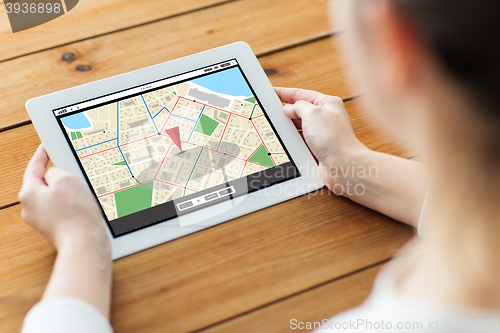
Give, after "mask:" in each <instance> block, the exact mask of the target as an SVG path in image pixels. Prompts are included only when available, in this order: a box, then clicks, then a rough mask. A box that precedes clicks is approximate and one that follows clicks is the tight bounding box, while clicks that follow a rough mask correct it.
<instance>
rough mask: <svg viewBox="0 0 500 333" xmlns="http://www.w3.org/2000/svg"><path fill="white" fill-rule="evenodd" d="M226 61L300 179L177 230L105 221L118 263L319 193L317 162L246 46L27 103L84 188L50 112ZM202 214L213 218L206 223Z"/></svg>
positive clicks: (213, 210) (43, 135)
mask: <svg viewBox="0 0 500 333" xmlns="http://www.w3.org/2000/svg"><path fill="white" fill-rule="evenodd" d="M230 59H236V60H237V61H238V63H239V65H240V67H241V69H242V70H243V72H244V73H245V76H246V77H247V79H248V81H249V82H250V85H251V86H252V88H253V89H254V91H255V93H256V95H257V96H258V98H259V100H260V102H261V104H262V105H263V108H264V109H265V111H266V113H267V115H268V116H269V118H270V120H271V122H272V123H273V125H274V127H275V129H276V131H277V133H278V135H279V136H280V137H281V139H282V141H283V142H284V144H285V147H286V148H287V150H288V152H289V154H290V156H291V157H292V160H293V161H294V162H295V164H296V166H297V167H298V169H299V171H300V172H301V174H302V175H301V176H300V177H298V178H295V179H291V180H288V181H286V182H283V183H279V184H276V185H273V186H271V187H270V188H269V189H268V190H259V191H256V192H253V193H250V194H247V195H244V196H242V197H238V198H236V199H234V200H230V201H226V202H223V203H220V204H216V205H214V206H211V207H208V208H205V209H202V210H200V211H195V212H192V213H189V214H187V215H184V216H182V217H181V218H182V219H184V220H186V219H188V220H189V223H187V224H188V225H187V226H184V227H181V223H180V221H179V218H178V217H177V218H174V219H171V220H168V221H166V222H161V223H159V224H155V225H153V226H150V227H147V228H144V229H141V230H138V231H135V232H132V233H129V234H126V235H124V236H119V237H117V238H113V236H112V234H111V232H110V230H109V228H108V226H107V223H105V221H104V220H103V223H105V224H106V230H107V231H108V236H109V237H110V240H111V245H112V249H113V259H118V258H121V257H124V256H127V255H129V254H132V253H135V252H138V251H141V250H145V249H147V248H150V247H153V246H156V245H159V244H162V243H165V242H167V241H170V240H173V239H176V238H179V237H182V236H185V235H188V234H190V233H193V232H196V231H199V230H202V229H205V228H208V227H211V226H214V225H216V224H219V223H222V222H225V221H228V220H231V219H234V218H236V217H239V216H242V215H245V214H248V213H251V212H253V211H256V210H259V209H262V208H265V207H269V206H272V205H274V204H277V203H279V202H282V201H285V200H288V199H291V198H294V197H297V196H300V195H303V194H306V193H309V192H311V191H314V190H317V189H319V188H321V187H323V183H322V182H321V180H320V178H319V176H318V170H317V165H316V162H315V161H314V159H313V157H312V156H311V153H310V152H309V150H308V149H307V147H306V145H305V144H304V142H303V140H302V138H301V137H300V135H299V134H298V132H297V130H296V129H295V126H294V125H293V123H292V122H291V121H290V119H288V118H287V117H286V116H285V115H284V114H283V112H282V108H283V106H282V104H281V101H280V100H279V98H278V96H277V95H276V93H275V91H274V89H273V86H272V85H271V83H270V82H269V79H268V78H267V76H266V74H265V72H264V70H263V69H262V67H261V66H260V64H259V62H258V60H257V58H256V57H255V55H254V53H253V51H252V49H251V48H250V46H249V45H248V44H247V43H245V42H238V43H234V44H230V45H226V46H222V47H219V48H216V49H213V50H209V51H205V52H202V53H198V54H194V55H191V56H187V57H184V58H180V59H177V60H172V61H169V62H165V63H162V64H159V65H154V66H151V67H147V68H143V69H139V70H136V71H133V72H129V73H125V74H121V75H117V76H114V77H110V78H107V79H103V80H100V81H95V82H91V83H88V84H85V85H81V86H78V87H74V88H70V89H66V90H63V91H59V92H55V93H52V94H49V95H45V96H41V97H37V98H34V99H31V100H29V101H28V102H27V103H26V109H27V110H28V113H29V115H30V117H31V119H32V121H33V124H34V126H35V129H36V131H37V132H38V135H39V136H40V139H41V141H42V143H43V144H44V146H45V149H46V150H47V153H48V155H49V157H50V159H51V160H52V163H53V164H54V165H55V166H58V167H59V168H62V169H64V170H66V171H69V172H70V173H72V174H74V175H75V176H77V177H78V178H79V179H80V180H82V181H83V182H84V184H86V185H87V186H88V184H87V182H86V180H85V177H84V175H83V173H82V170H81V169H80V167H79V165H78V163H77V161H76V159H75V157H74V155H73V153H72V151H71V148H70V146H69V145H68V143H67V140H66V138H65V136H64V133H63V131H62V130H61V128H60V127H59V124H58V123H57V120H56V118H55V116H54V114H53V110H54V109H57V108H60V107H64V106H67V105H71V104H76V103H79V102H82V101H85V100H89V99H93V98H96V97H99V96H103V95H107V94H111V93H114V92H117V91H121V90H125V89H128V88H131V87H135V86H138V85H141V84H146V83H149V82H153V81H156V80H160V79H164V78H166V77H171V76H174V75H178V74H182V73H185V72H189V71H192V70H194V69H198V68H203V67H206V66H210V65H213V64H216V63H220V62H223V61H227V60H230ZM271 189H272V191H271ZM212 215H213V216H212ZM206 216H212V217H210V218H208V219H207V218H206ZM184 225H186V223H184Z"/></svg>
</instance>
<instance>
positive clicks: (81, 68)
mask: <svg viewBox="0 0 500 333" xmlns="http://www.w3.org/2000/svg"><path fill="white" fill-rule="evenodd" d="M91 69H92V67H91V66H89V65H80V66H78V67H76V68H75V70H77V71H79V72H88V71H90V70H91Z"/></svg>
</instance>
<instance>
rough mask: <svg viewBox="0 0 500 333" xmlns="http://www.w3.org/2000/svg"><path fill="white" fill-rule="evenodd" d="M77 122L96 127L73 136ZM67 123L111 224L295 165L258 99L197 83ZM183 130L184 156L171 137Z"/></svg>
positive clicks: (117, 104)
mask: <svg viewBox="0 0 500 333" xmlns="http://www.w3.org/2000/svg"><path fill="white" fill-rule="evenodd" d="M212 75H216V74H212ZM71 117H85V118H86V119H83V120H84V123H88V124H90V125H89V126H88V127H85V128H80V129H72V128H70V126H67V125H66V124H69V123H71V119H68V118H71ZM62 122H63V124H64V125H65V126H64V127H65V130H66V133H67V135H68V138H70V139H71V143H72V145H73V147H74V149H75V151H76V154H77V156H78V158H79V160H80V162H81V164H82V166H83V168H84V170H85V173H86V174H87V177H88V179H89V180H90V183H91V185H92V187H93V189H94V191H95V193H96V195H97V197H98V200H99V202H100V204H101V206H102V207H103V210H104V212H105V214H106V216H107V218H108V220H110V221H111V220H114V219H117V218H119V217H122V216H125V215H129V214H131V213H134V212H137V211H140V210H143V209H146V208H149V207H153V206H156V205H160V204H162V203H165V202H168V201H172V200H174V199H178V198H181V197H183V196H186V195H189V194H193V193H197V192H199V191H201V190H204V189H208V188H211V187H214V186H217V185H220V184H223V183H226V182H228V181H231V180H234V179H238V178H241V177H245V176H247V175H250V174H253V173H256V172H259V171H262V170H265V169H268V168H272V167H274V166H276V165H280V164H284V163H286V162H289V158H288V156H287V154H286V153H285V151H284V149H283V147H282V145H281V144H280V141H279V140H278V138H277V136H276V133H275V132H274V131H273V129H272V127H271V126H270V124H269V122H268V120H267V119H266V117H265V116H264V113H263V112H262V109H261V107H260V105H259V104H258V102H257V101H256V99H255V97H254V96H248V97H244V96H231V95H226V94H222V93H218V92H214V91H211V90H209V89H207V88H205V87H203V86H201V85H198V84H196V83H194V82H192V81H187V82H183V83H180V84H176V85H172V86H169V87H165V88H162V89H158V90H154V91H150V92H147V93H144V94H141V95H139V96H135V97H132V98H128V99H124V100H121V101H119V102H115V103H111V104H107V105H104V106H100V107H98V108H94V109H91V110H88V111H84V112H82V113H80V114H76V115H71V116H68V117H65V118H63V121H62ZM175 127H178V128H179V132H180V138H181V142H182V143H181V146H182V152H181V151H180V150H179V147H177V146H176V144H175V143H174V142H173V140H172V139H171V138H170V136H169V135H168V134H167V132H166V130H167V129H171V128H175Z"/></svg>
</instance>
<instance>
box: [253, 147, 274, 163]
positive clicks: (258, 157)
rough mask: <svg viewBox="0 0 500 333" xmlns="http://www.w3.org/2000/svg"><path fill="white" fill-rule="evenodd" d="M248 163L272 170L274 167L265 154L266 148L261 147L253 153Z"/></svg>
mask: <svg viewBox="0 0 500 333" xmlns="http://www.w3.org/2000/svg"><path fill="white" fill-rule="evenodd" d="M248 161H249V162H254V163H258V164H261V165H264V166H267V167H269V168H272V167H273V166H274V163H273V160H272V159H271V157H270V156H269V154H268V153H267V150H266V147H264V146H263V145H262V146H260V147H259V149H257V151H256V152H255V153H253V155H252V156H251V157H250V158H249V159H248Z"/></svg>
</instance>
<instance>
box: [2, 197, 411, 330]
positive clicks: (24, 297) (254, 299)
mask: <svg viewBox="0 0 500 333" xmlns="http://www.w3.org/2000/svg"><path fill="white" fill-rule="evenodd" d="M0 221H1V223H0V233H1V234H2V243H1V244H0V249H1V251H0V299H1V300H2V302H0V331H2V332H18V331H19V328H20V326H21V323H22V319H23V317H24V315H25V314H26V312H27V311H28V309H29V308H30V307H31V306H33V305H34V304H35V303H36V302H37V301H38V300H39V298H40V297H41V295H42V292H43V289H44V287H45V284H46V283H47V281H48V279H49V274H50V269H51V266H52V264H53V260H54V255H55V254H54V251H53V250H52V249H51V248H50V247H49V246H48V244H47V243H46V241H44V240H43V239H42V238H41V237H40V236H39V235H38V234H36V232H35V231H33V230H31V229H30V228H29V227H28V226H27V225H25V224H24V223H23V222H22V221H21V219H20V207H19V205H16V206H13V207H10V208H7V209H3V210H1V211H0ZM411 236H412V230H411V228H409V227H407V226H405V225H402V224H400V223H397V222H393V221H392V220H390V219H389V218H386V217H384V216H382V215H380V214H378V213H375V212H374V211H371V210H369V209H366V208H363V207H361V206H359V205H357V204H355V203H353V202H351V201H349V200H348V199H345V198H342V197H336V196H334V195H331V194H330V193H329V192H324V193H323V194H322V195H321V194H318V195H315V196H312V197H308V196H302V197H299V198H296V199H293V200H290V201H288V202H286V203H282V204H279V205H276V206H273V207H270V208H267V209H265V210H262V211H258V212H255V213H252V214H249V215H247V216H244V217H241V218H238V219H235V220H232V221H230V222H227V223H223V224H221V225H218V226H215V227H212V228H209V229H207V230H204V231H201V232H198V233H195V234H191V235H189V236H186V237H183V238H180V239H177V240H175V241H172V242H169V243H166V244H162V245H160V246H157V247H155V248H153V249H150V250H146V251H143V252H141V253H138V254H134V255H132V256H129V257H126V258H123V259H120V260H118V261H116V262H115V263H114V286H113V309H112V324H113V326H114V328H115V332H117V333H119V332H138V331H140V332H168V331H171V332H179V331H192V330H197V329H201V328H204V327H207V326H210V325H214V324H216V323H218V322H220V321H223V320H226V319H229V318H233V317H235V316H237V315H238V314H241V313H244V312H247V311H251V310H252V309H255V308H258V307H262V306H264V305H266V304H269V303H271V302H276V301H278V300H280V299H282V298H283V297H286V296H288V295H293V294H296V293H298V292H300V291H303V290H305V289H308V288H312V287H314V286H317V285H318V284H322V283H325V282H328V281H331V280H332V279H335V278H338V277H341V276H343V275H345V274H348V273H350V272H353V271H356V270H359V269H362V268H364V267H367V266H370V265H373V264H376V263H379V262H381V261H383V260H386V259H388V258H389V257H391V256H392V255H393V254H394V253H395V252H396V251H397V249H398V248H399V247H400V246H401V245H402V244H404V243H405V242H406V241H407V240H408V239H409V238H410V237H411ZM346 304H348V303H346ZM349 304H350V303H349Z"/></svg>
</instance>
